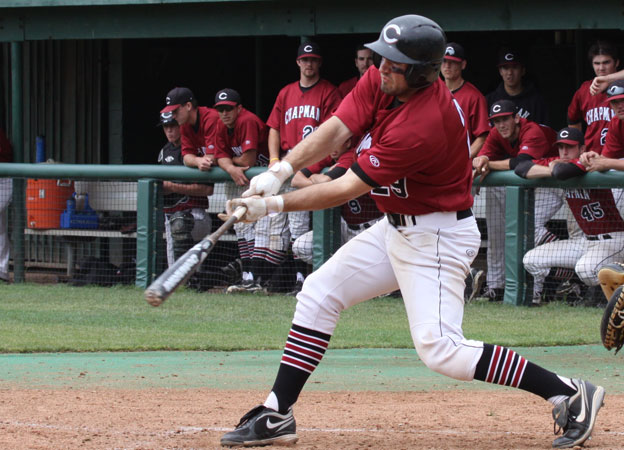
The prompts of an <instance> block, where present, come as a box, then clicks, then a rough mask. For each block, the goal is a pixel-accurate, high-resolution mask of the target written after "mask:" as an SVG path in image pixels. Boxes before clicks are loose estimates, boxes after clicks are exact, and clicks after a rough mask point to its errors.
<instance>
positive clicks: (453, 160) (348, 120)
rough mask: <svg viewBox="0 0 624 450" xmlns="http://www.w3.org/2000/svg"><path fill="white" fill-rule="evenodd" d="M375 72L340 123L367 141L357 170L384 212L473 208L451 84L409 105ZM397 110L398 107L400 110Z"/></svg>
mask: <svg viewBox="0 0 624 450" xmlns="http://www.w3.org/2000/svg"><path fill="white" fill-rule="evenodd" d="M380 85H381V79H380V75H379V70H378V69H377V68H376V67H374V66H371V67H370V68H369V69H368V71H367V72H366V73H365V74H364V76H363V77H362V78H360V81H359V82H358V84H357V85H356V86H355V88H354V89H353V90H352V91H351V93H350V94H349V95H347V97H346V98H345V99H344V100H343V101H342V103H341V104H340V106H339V107H338V110H337V111H336V113H335V115H336V116H337V117H338V118H340V120H341V121H342V122H343V123H344V124H345V125H346V126H347V127H348V128H349V130H351V132H352V133H353V134H355V135H364V134H365V132H366V131H367V130H369V133H368V134H366V135H365V136H364V137H363V138H362V140H361V141H360V145H359V146H358V150H359V156H358V159H357V161H356V162H355V163H354V164H353V166H352V167H351V169H352V170H353V171H354V172H355V174H356V175H358V176H359V177H360V178H361V179H362V180H363V181H364V182H365V183H367V184H368V185H370V186H374V187H375V189H373V191H371V195H372V197H373V198H374V199H375V202H376V203H377V207H378V208H379V209H380V210H381V211H383V212H389V213H400V214H411V215H421V214H428V213H432V212H437V211H461V210H465V209H467V208H469V207H470V206H472V196H471V195H470V187H471V185H472V164H471V163H470V159H469V151H470V149H469V147H468V136H467V131H466V125H465V120H464V118H463V115H462V113H461V110H460V108H459V104H458V103H457V101H456V100H455V99H454V98H453V96H452V94H451V92H450V91H449V90H448V88H447V87H446V85H445V84H444V82H442V80H440V79H438V80H436V81H435V82H434V83H433V84H432V85H431V86H429V87H427V88H425V89H421V90H419V91H417V92H416V93H415V94H413V95H412V96H411V97H410V98H409V99H408V100H407V102H405V103H397V102H395V98H394V97H392V96H390V95H387V94H384V93H383V92H382V91H381V89H380ZM393 106H394V107H393Z"/></svg>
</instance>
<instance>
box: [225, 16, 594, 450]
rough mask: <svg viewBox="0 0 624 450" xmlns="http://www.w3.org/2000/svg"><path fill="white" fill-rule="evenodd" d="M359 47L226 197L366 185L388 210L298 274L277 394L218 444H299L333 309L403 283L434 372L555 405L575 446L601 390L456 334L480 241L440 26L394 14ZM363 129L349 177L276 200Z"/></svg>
mask: <svg viewBox="0 0 624 450" xmlns="http://www.w3.org/2000/svg"><path fill="white" fill-rule="evenodd" d="M366 46H367V47H368V48H370V49H371V50H373V52H374V53H375V66H371V67H370V68H369V69H368V71H367V72H366V74H365V75H364V76H363V77H362V79H361V80H360V81H359V82H358V84H357V85H356V87H355V88H354V89H353V91H351V93H350V94H349V95H348V96H347V97H346V98H345V99H344V100H343V102H342V103H341V104H340V106H339V107H338V109H337V110H336V111H335V113H334V114H333V116H332V117H331V118H330V119H329V120H327V121H326V122H325V123H323V124H322V125H321V126H320V127H319V129H318V130H317V131H316V132H314V133H313V134H312V135H310V136H309V137H308V138H307V139H305V140H303V141H302V142H301V143H299V144H298V145H297V146H296V147H295V148H294V149H293V151H292V152H290V153H289V154H288V155H286V156H285V157H284V158H283V159H282V160H281V161H280V162H279V163H276V164H274V165H273V166H272V167H271V168H270V169H269V170H268V171H267V172H265V173H263V174H261V175H259V176H257V177H254V178H253V179H252V180H251V183H250V189H249V190H248V191H247V192H246V194H245V195H247V197H245V198H241V199H235V200H231V201H229V202H228V209H229V210H230V211H232V210H234V209H235V208H237V207H239V206H242V205H245V206H246V207H247V211H246V212H245V214H244V216H243V220H245V221H252V222H253V221H256V220H258V219H259V218H261V217H264V216H265V215H266V214H270V213H275V212H284V211H292V210H310V209H312V210H316V209H323V208H329V207H333V206H338V205H341V204H343V203H345V202H346V201H348V200H349V199H352V198H357V197H358V196H360V195H362V194H364V193H366V192H371V193H372V196H373V198H374V199H375V202H376V203H377V206H378V208H379V209H380V210H381V211H382V212H384V213H385V217H384V218H383V219H382V220H380V221H379V222H377V223H376V224H375V225H373V226H372V227H370V228H368V229H367V230H365V231H363V232H362V233H360V234H359V235H358V236H356V237H355V238H353V239H351V240H350V241H349V242H347V243H346V244H345V245H343V246H342V247H341V248H340V249H339V250H338V251H337V252H336V253H335V254H334V255H333V256H332V257H331V258H330V259H329V260H328V261H327V262H326V263H325V264H324V265H323V266H322V267H321V268H319V269H318V270H317V271H315V272H313V273H312V274H311V275H310V276H308V278H307V279H306V280H305V283H304V285H303V290H302V291H301V292H300V293H299V294H298V295H297V306H296V310H295V315H294V319H293V322H292V327H291V330H290V332H289V334H288V338H287V341H286V347H285V349H284V353H283V355H282V360H281V364H280V366H279V369H278V372H277V377H276V379H275V383H274V384H273V388H272V389H271V391H270V392H269V394H268V396H267V398H266V400H265V401H264V403H263V404H260V405H258V406H256V407H255V408H253V409H251V410H250V411H249V412H248V413H247V414H245V415H244V416H243V417H242V419H241V420H240V422H239V424H238V425H237V426H236V428H235V429H234V430H233V431H231V432H229V433H226V434H225V435H224V436H223V437H222V438H221V444H222V445H224V446H241V445H248V446H251V445H267V444H273V443H281V444H290V443H294V442H295V441H297V439H298V438H297V433H296V424H295V418H294V415H293V405H295V403H296V401H297V398H298V397H299V394H300V392H301V390H302V389H303V387H304V385H305V383H306V381H307V379H308V377H309V376H310V374H311V373H312V372H313V371H314V370H315V368H316V367H317V366H318V364H319V363H320V362H321V360H322V358H323V355H324V354H325V352H326V351H327V348H328V345H329V341H330V339H331V336H332V333H333V332H334V328H335V326H336V323H337V321H338V319H339V316H340V313H341V312H342V311H343V310H344V309H346V308H348V307H350V306H353V305H356V304H358V303H360V302H363V301H365V300H368V299H370V298H374V297H377V296H379V295H382V294H384V293H387V292H391V291H393V290H395V289H399V288H400V289H401V293H402V295H403V301H404V303H405V309H406V312H407V318H408V321H409V326H410V332H411V335H412V338H413V342H414V346H415V348H416V351H417V352H418V356H419V357H420V359H421V360H422V361H423V362H424V363H425V364H426V365H427V366H428V367H429V368H431V369H432V370H435V371H436V372H439V373H441V374H444V375H447V376H449V377H452V378H454V379H458V380H465V381H470V380H473V379H476V380H480V381H484V382H488V383H497V384H501V385H506V386H510V387H515V388H520V389H524V390H526V391H529V392H532V393H534V394H536V395H538V396H540V397H542V398H544V399H545V400H547V401H549V402H551V403H552V404H553V405H554V409H553V417H554V419H555V425H556V426H557V427H558V428H559V431H560V432H562V434H561V435H560V436H558V437H557V438H556V439H555V440H554V442H553V444H552V445H553V446H554V447H555V448H570V447H574V446H576V445H580V444H582V443H583V442H584V441H585V440H587V438H588V437H589V436H590V435H591V433H592V430H593V427H594V423H595V420H596V416H597V413H598V411H599V409H600V407H601V406H602V402H603V397H604V388H602V387H600V386H594V385H593V384H591V383H589V382H587V381H583V380H580V379H570V378H567V377H563V376H560V375H557V374H555V373H553V372H550V371H548V370H546V369H544V368H542V367H540V366H538V365H536V364H533V363H531V362H529V361H527V360H526V359H525V358H523V357H522V356H520V355H519V354H517V353H515V352H514V351H512V350H510V349H508V348H505V347H501V346H498V345H493V344H486V343H483V342H479V341H472V340H467V339H465V338H464V336H463V332H462V318H463V309H464V300H463V292H464V278H465V277H466V274H467V273H468V270H469V268H470V264H471V263H472V261H473V259H474V258H475V256H476V255H477V252H478V250H479V245H480V243H481V237H480V235H479V230H478V228H477V223H476V220H475V217H474V216H473V214H472V211H471V209H470V207H471V206H472V196H471V194H470V188H471V184H472V183H471V178H472V167H471V161H470V158H469V153H468V150H469V144H468V137H467V130H466V125H465V119H464V117H463V116H462V112H461V109H460V108H458V107H457V104H456V102H454V101H453V97H452V94H451V92H450V91H449V90H448V88H447V87H446V85H445V84H444V82H443V81H442V80H441V79H440V78H439V73H440V66H441V64H442V59H443V57H444V51H445V49H446V39H445V35H444V32H443V31H442V29H441V28H440V27H439V26H438V25H437V24H436V23H435V22H433V21H431V20H429V19H427V18H425V17H422V16H417V15H407V16H401V17H396V18H394V19H392V20H390V21H389V22H388V23H387V24H386V25H385V26H384V27H383V29H382V31H381V33H380V36H379V38H378V39H377V40H376V41H375V42H371V43H369V44H366ZM366 130H370V134H368V135H366V136H365V137H364V140H363V141H362V142H361V143H360V148H361V152H360V155H359V157H358V158H357V160H356V161H355V162H354V163H353V165H352V166H351V167H350V168H349V170H348V171H347V173H346V174H344V175H343V176H341V177H339V178H337V179H335V180H332V181H329V182H326V183H320V184H315V185H313V186H309V187H306V188H303V189H299V190H296V191H293V192H289V193H286V194H283V195H274V194H277V193H278V192H279V190H280V187H281V185H282V184H283V183H284V182H285V180H287V179H288V178H289V177H290V176H291V175H292V174H293V171H297V170H300V169H301V168H303V167H307V166H309V165H310V164H312V163H314V162H315V161H319V160H321V159H322V158H324V157H325V156H327V155H328V154H329V153H330V152H332V151H335V150H336V149H337V148H339V147H340V146H342V145H343V144H344V142H345V141H346V140H347V139H349V138H350V136H351V135H352V134H356V135H358V134H359V135H363V134H364V132H365V131H366ZM262 196H263V197H262ZM415 407H417V406H415ZM504 446H505V445H504V444H501V447H504Z"/></svg>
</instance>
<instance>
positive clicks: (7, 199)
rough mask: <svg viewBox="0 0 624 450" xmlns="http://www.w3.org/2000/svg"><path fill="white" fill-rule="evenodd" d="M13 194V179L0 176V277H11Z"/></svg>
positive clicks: (6, 278)
mask: <svg viewBox="0 0 624 450" xmlns="http://www.w3.org/2000/svg"><path fill="white" fill-rule="evenodd" d="M12 195H13V180H12V179H11V178H0V278H2V279H3V280H8V279H9V248H10V240H9V226H8V225H9V224H8V217H9V203H11V197H12Z"/></svg>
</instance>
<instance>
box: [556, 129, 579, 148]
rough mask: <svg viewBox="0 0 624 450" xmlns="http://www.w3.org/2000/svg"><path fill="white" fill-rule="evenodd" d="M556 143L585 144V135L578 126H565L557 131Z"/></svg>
mask: <svg viewBox="0 0 624 450" xmlns="http://www.w3.org/2000/svg"><path fill="white" fill-rule="evenodd" d="M555 143H556V144H560V143H561V144H570V145H576V144H578V145H583V144H584V143H585V136H583V132H582V131H581V130H579V129H578V128H574V127H565V128H562V129H561V130H559V133H557V140H556V141H555Z"/></svg>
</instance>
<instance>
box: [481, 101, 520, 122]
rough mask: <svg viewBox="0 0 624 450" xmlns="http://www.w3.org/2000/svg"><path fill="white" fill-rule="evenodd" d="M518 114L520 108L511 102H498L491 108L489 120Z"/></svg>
mask: <svg viewBox="0 0 624 450" xmlns="http://www.w3.org/2000/svg"><path fill="white" fill-rule="evenodd" d="M517 112H518V107H517V106H516V105H515V103H514V102H512V101H511V100H498V101H496V102H494V103H492V106H490V113H489V115H488V118H490V119H493V118H494V117H501V116H511V115H515V114H516V113H517Z"/></svg>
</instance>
